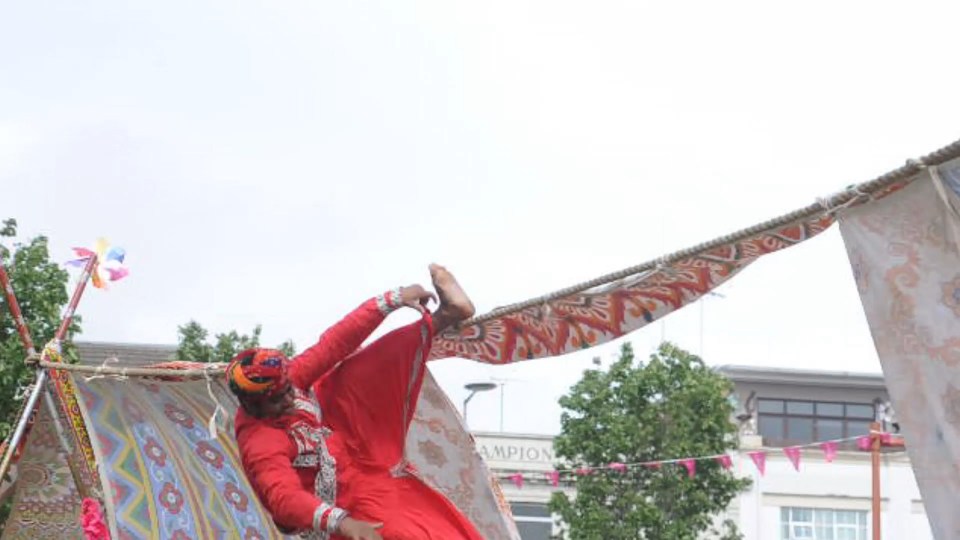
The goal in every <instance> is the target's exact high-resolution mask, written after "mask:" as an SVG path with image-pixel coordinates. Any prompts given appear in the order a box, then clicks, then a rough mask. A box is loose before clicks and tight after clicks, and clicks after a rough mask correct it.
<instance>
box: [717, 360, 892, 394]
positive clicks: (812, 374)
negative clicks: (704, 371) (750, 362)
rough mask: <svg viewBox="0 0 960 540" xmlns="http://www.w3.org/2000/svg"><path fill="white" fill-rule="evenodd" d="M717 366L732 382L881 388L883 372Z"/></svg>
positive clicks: (883, 384) (884, 385)
mask: <svg viewBox="0 0 960 540" xmlns="http://www.w3.org/2000/svg"><path fill="white" fill-rule="evenodd" d="M716 370H717V371H718V372H720V373H722V374H724V375H726V376H727V377H729V378H730V379H731V380H733V381H734V382H740V383H744V382H752V383H769V384H789V385H798V386H821V387H824V386H827V387H838V388H869V389H884V388H885V387H886V384H885V383H884V380H883V374H882V373H856V372H850V371H827V370H812V369H810V370H808V369H790V368H772V367H756V366H738V365H724V366H719V367H717V368H716Z"/></svg>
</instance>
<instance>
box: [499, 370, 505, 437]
mask: <svg viewBox="0 0 960 540" xmlns="http://www.w3.org/2000/svg"><path fill="white" fill-rule="evenodd" d="M505 385H506V383H503V382H501V383H500V433H503V387H504V386H505Z"/></svg>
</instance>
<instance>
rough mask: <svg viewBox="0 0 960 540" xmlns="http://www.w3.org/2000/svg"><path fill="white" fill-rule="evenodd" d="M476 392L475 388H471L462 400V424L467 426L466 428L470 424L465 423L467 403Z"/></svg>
mask: <svg viewBox="0 0 960 540" xmlns="http://www.w3.org/2000/svg"><path fill="white" fill-rule="evenodd" d="M476 394H477V391H476V390H471V391H470V395H469V396H467V399H465V400H463V425H465V426H467V428H468V429H469V428H470V424H468V423H467V403H470V400H471V399H473V396H475V395H476Z"/></svg>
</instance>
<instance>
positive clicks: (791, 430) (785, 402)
mask: <svg viewBox="0 0 960 540" xmlns="http://www.w3.org/2000/svg"><path fill="white" fill-rule="evenodd" d="M757 410H758V412H759V413H760V415H759V418H758V419H757V427H758V428H759V430H760V435H762V436H763V438H764V441H765V442H766V443H767V444H775V445H776V444H779V445H784V446H786V445H791V444H805V443H810V442H814V441H829V440H833V439H843V438H845V437H857V436H859V435H867V434H869V433H870V422H871V421H873V418H874V408H873V405H871V404H865V403H835V402H826V401H804V400H790V399H763V398H761V399H760V400H759V402H758V403H757Z"/></svg>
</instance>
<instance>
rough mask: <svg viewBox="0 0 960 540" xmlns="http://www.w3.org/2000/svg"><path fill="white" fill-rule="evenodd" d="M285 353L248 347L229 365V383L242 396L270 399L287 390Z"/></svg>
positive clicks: (231, 388) (287, 361)
mask: <svg viewBox="0 0 960 540" xmlns="http://www.w3.org/2000/svg"><path fill="white" fill-rule="evenodd" d="M289 362H290V361H289V360H288V359H287V357H286V355H284V354H283V353H282V352H280V351H278V350H276V349H259V348H256V349H247V350H245V351H241V352H240V353H239V354H237V355H236V356H234V357H233V360H231V361H230V364H229V365H228V366H227V372H226V375H227V384H228V385H229V386H230V390H231V391H232V392H233V393H234V394H236V395H237V396H238V397H241V398H258V397H260V398H267V397H272V396H275V395H277V394H280V393H282V392H285V391H286V390H287V387H288V386H289V384H290V382H289V379H288V378H287V364H288V363H289Z"/></svg>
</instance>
